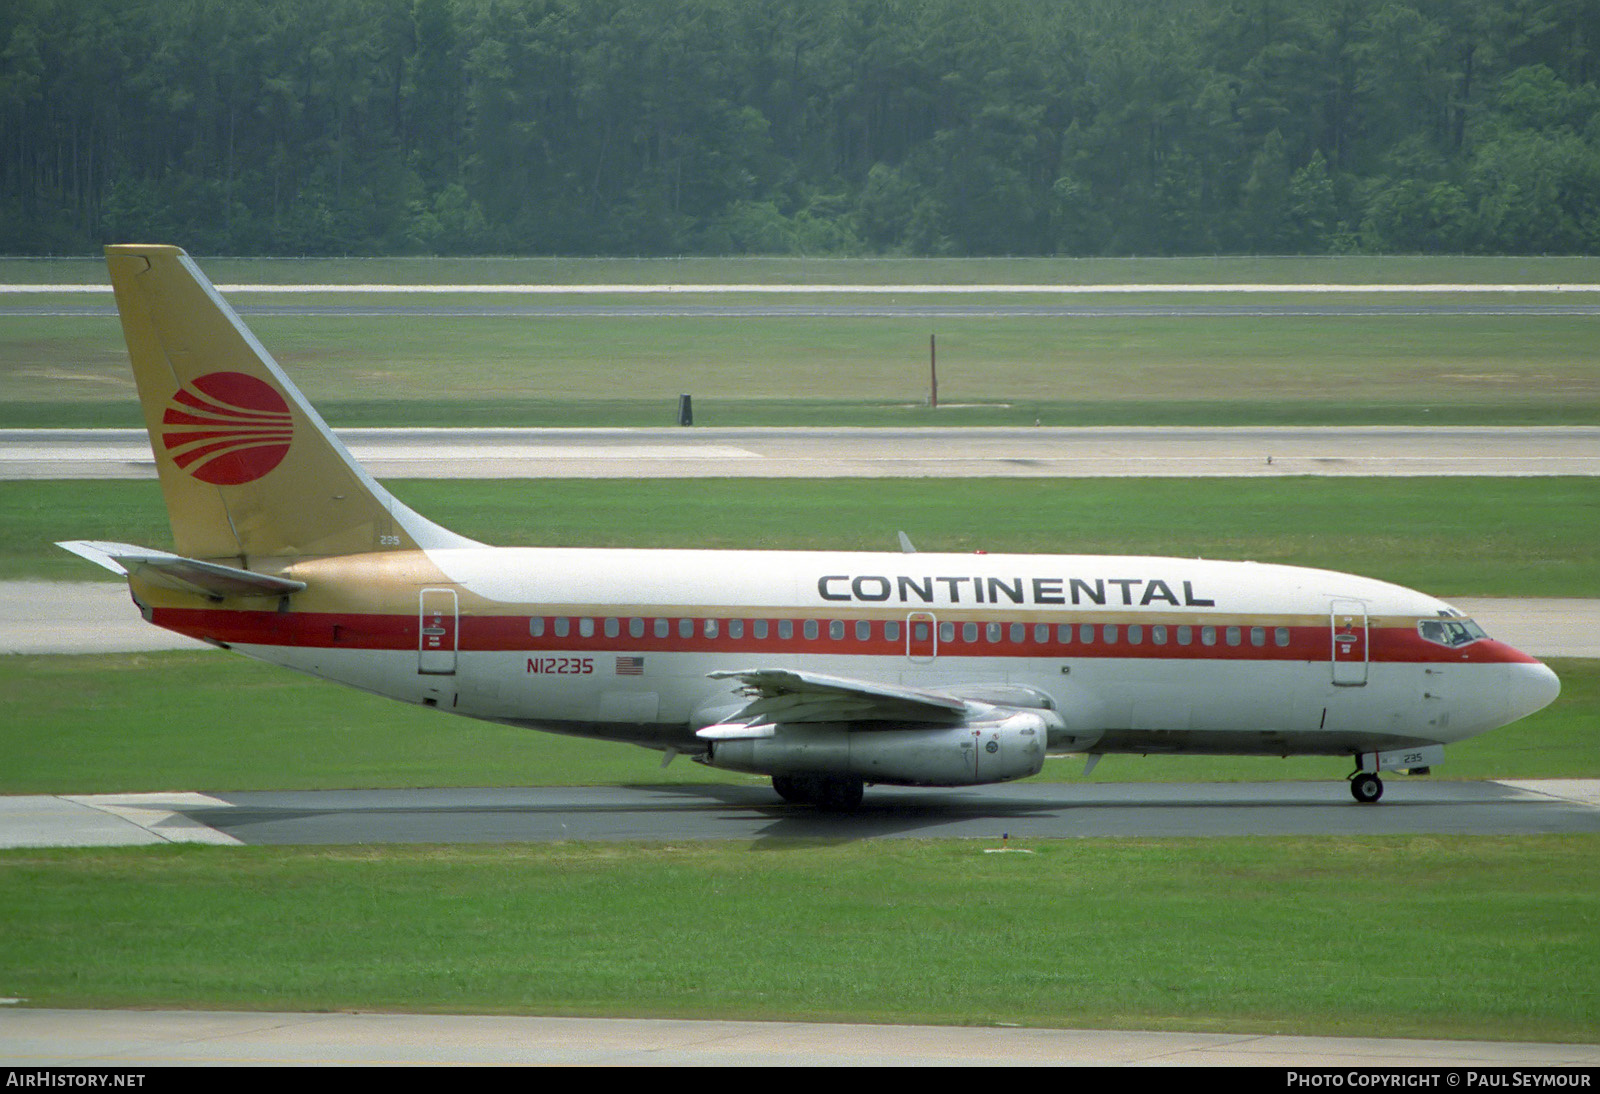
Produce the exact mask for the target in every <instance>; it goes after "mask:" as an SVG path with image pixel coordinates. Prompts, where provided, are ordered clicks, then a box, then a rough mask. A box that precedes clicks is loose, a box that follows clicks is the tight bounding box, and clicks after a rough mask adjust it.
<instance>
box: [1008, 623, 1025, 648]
mask: <svg viewBox="0 0 1600 1094" xmlns="http://www.w3.org/2000/svg"><path fill="white" fill-rule="evenodd" d="M1027 640H1028V628H1027V627H1025V626H1023V625H1022V624H1021V623H1013V624H1011V641H1012V643H1013V644H1020V643H1022V642H1026V641H1027Z"/></svg>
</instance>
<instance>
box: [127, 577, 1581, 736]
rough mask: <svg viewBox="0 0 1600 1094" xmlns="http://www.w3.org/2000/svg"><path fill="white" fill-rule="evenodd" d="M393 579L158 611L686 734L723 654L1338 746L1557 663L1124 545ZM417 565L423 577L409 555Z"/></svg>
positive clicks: (328, 669)
mask: <svg viewBox="0 0 1600 1094" xmlns="http://www.w3.org/2000/svg"><path fill="white" fill-rule="evenodd" d="M420 554H422V555H425V560H426V564H425V565H422V564H421V560H420V559H419V560H418V561H419V565H418V566H416V567H413V568H412V569H411V570H410V571H406V572H405V576H399V577H393V578H383V579H380V578H375V577H373V576H372V575H371V574H370V572H369V571H368V570H366V569H364V568H363V561H362V559H361V558H360V557H359V556H357V557H355V558H351V557H343V558H332V559H323V560H317V561H311V562H305V563H302V564H299V565H297V566H294V567H291V568H289V569H288V570H286V571H285V573H286V574H287V575H288V576H292V577H294V578H297V579H299V580H303V581H305V582H306V583H307V586H308V588H307V592H306V593H304V594H301V596H300V597H299V598H297V602H296V603H295V604H294V605H293V606H292V608H290V607H287V606H286V607H285V609H283V610H279V611H275V612H273V611H267V612H262V611H250V612H241V611H238V610H236V609H230V608H212V609H176V608H172V609H165V610H163V609H162V608H160V607H158V608H157V610H156V613H155V617H154V621H155V622H157V623H159V624H162V625H165V626H170V627H173V628H174V629H178V630H182V631H184V632H185V633H189V634H194V635H197V636H199V637H206V638H211V639H214V640H217V641H220V642H223V643H225V644H227V645H229V646H231V647H233V648H236V649H238V650H240V652H244V653H247V654H249V655H251V656H254V657H258V658H261V659H263V660H267V661H271V662H274V663H277V664H281V665H284V666H287V667H290V668H295V669H300V670H303V671H306V672H311V673H314V674H316V675H319V676H323V677H327V678H330V679H334V680H339V681H341V682H344V683H348V684H352V685H354V686H357V687H360V688H364V689H366V690H369V691H373V692H377V693H380V694H384V695H388V696H392V697H396V698H400V699H404V700H408V701H411V702H424V703H428V704H430V705H434V706H437V707H439V708H440V709H444V710H449V711H454V712H456V713H459V714H463V715H469V716H472V717H477V718H485V719H491V720H495V721H501V722H508V723H514V724H518V725H525V726H529V727H533V728H540V729H548V730H553V731H557V732H567V733H577V734H581V735H586V736H596V737H606V738H614V739H619V740H628V741H633V742H635V743H639V744H645V745H650V746H653V747H660V748H675V749H679V750H682V751H689V752H696V751H702V750H703V747H704V746H703V743H702V742H700V741H698V740H697V739H696V737H695V736H694V732H695V730H696V729H698V728H700V727H702V726H705V725H709V724H712V723H714V722H717V721H718V720H719V719H721V718H722V717H724V716H726V715H727V714H728V712H730V711H732V710H734V709H736V708H737V707H738V706H739V705H740V703H741V698H740V695H739V689H738V688H737V686H736V685H733V684H730V683H729V682H727V681H718V680H711V679H708V674H709V673H711V672H714V671H719V670H724V671H742V670H753V669H761V668H766V667H782V668H786V669H793V670H808V671H814V672H818V673H825V674H831V675H837V676H841V677H849V678H852V679H857V680H867V681H875V682H879V683H887V684H905V685H911V686H915V687H920V688H929V689H950V688H955V689H960V688H963V687H966V688H972V687H977V686H984V685H1009V686H1013V687H1021V688H1024V689H1030V690H1031V691H1032V692H1034V693H1037V694H1040V695H1042V696H1046V697H1048V702H1049V703H1050V704H1051V705H1052V706H1053V708H1054V709H1055V710H1056V711H1057V712H1058V713H1059V714H1060V722H1061V723H1062V725H1061V726H1059V727H1055V728H1052V730H1051V732H1050V741H1049V747H1050V749H1051V750H1052V751H1055V752H1116V751H1132V752H1220V753H1242V754H1264V755H1289V754H1303V753H1314V754H1351V753H1360V752H1366V751H1378V750H1383V749H1394V748H1407V747H1411V746H1414V745H1424V744H1440V743H1446V742H1450V741H1455V740H1460V739H1462V738H1464V737H1469V736H1472V735H1474V734H1477V733H1482V732H1484V731H1485V730H1488V729H1491V728H1494V727H1496V726H1500V725H1503V724H1505V723H1507V722H1509V721H1512V720H1514V719H1515V718H1517V717H1520V716H1521V715H1522V714H1524V713H1527V712H1528V711H1529V710H1531V709H1537V708H1538V706H1542V705H1543V704H1544V703H1545V702H1548V701H1549V697H1550V695H1551V694H1552V692H1551V691H1550V688H1551V686H1552V685H1553V681H1554V677H1553V675H1551V674H1550V673H1549V670H1548V669H1545V668H1544V666H1542V665H1539V664H1538V662H1536V661H1534V660H1533V659H1531V658H1529V657H1527V656H1526V655H1524V654H1521V653H1518V652H1517V651H1515V650H1513V649H1511V648H1510V647H1507V646H1505V645H1503V644H1501V643H1498V642H1494V641H1493V640H1491V639H1487V638H1483V639H1478V640H1475V641H1471V642H1467V643H1465V644H1461V645H1458V646H1450V645H1445V644H1443V643H1439V642H1432V641H1428V640H1426V639H1425V638H1423V637H1422V636H1421V635H1420V634H1419V624H1420V623H1421V622H1422V621H1426V620H1432V619H1438V618H1443V617H1453V616H1455V615H1456V613H1454V612H1453V610H1452V609H1450V607H1449V606H1448V605H1447V604H1445V603H1443V602H1441V601H1439V600H1436V599H1434V598H1432V597H1429V596H1425V595H1423V594H1421V593H1417V592H1414V591H1412V590H1409V589H1405V588H1401V587H1399V586H1396V585H1391V584H1387V583H1384V582H1379V581H1374V580H1370V579H1366V578H1361V577H1356V576H1352V575H1348V574H1339V573H1334V572H1330V571H1324V570H1313V569H1304V568H1298V567H1290V566H1278V565H1264V564H1256V563H1240V562H1216V561H1206V560H1194V559H1173V558H1152V557H1130V556H1021V555H982V554H979V555H952V554H869V553H843V552H747V551H675V550H652V551H640V550H603V549H546V548H466V549H453V550H432V551H427V552H422V553H420ZM418 571H420V572H418Z"/></svg>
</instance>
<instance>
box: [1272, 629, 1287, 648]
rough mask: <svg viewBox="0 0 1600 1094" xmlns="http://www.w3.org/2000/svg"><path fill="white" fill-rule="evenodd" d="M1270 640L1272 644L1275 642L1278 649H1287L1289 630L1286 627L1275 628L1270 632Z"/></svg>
mask: <svg viewBox="0 0 1600 1094" xmlns="http://www.w3.org/2000/svg"><path fill="white" fill-rule="evenodd" d="M1272 640H1273V641H1274V642H1276V643H1277V644H1278V645H1279V646H1280V647H1284V648H1287V647H1288V645H1289V628H1288V627H1277V628H1275V629H1274V630H1273V632H1272Z"/></svg>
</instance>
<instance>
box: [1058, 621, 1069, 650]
mask: <svg viewBox="0 0 1600 1094" xmlns="http://www.w3.org/2000/svg"><path fill="white" fill-rule="evenodd" d="M1056 641H1057V642H1060V643H1061V644H1062V645H1063V646H1065V645H1066V644H1067V643H1068V642H1071V641H1072V624H1071V623H1057V624H1056Z"/></svg>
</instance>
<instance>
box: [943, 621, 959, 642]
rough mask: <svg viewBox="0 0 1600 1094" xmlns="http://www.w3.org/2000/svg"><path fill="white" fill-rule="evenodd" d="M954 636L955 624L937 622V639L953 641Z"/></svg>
mask: <svg viewBox="0 0 1600 1094" xmlns="http://www.w3.org/2000/svg"><path fill="white" fill-rule="evenodd" d="M955 637H956V625H955V624H954V623H940V624H939V641H941V642H954V641H955Z"/></svg>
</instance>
